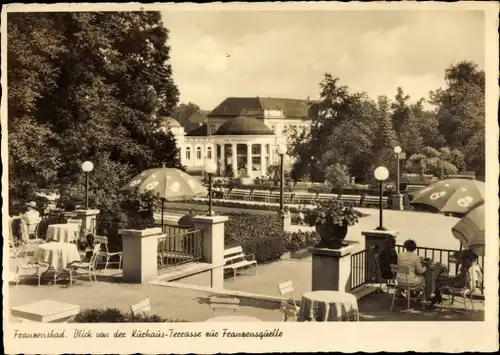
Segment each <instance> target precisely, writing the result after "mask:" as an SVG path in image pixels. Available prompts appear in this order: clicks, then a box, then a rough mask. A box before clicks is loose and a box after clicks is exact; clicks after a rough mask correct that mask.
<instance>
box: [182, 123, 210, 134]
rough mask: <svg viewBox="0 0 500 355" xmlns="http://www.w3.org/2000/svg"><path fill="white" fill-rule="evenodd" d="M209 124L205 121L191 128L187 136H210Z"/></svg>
mask: <svg viewBox="0 0 500 355" xmlns="http://www.w3.org/2000/svg"><path fill="white" fill-rule="evenodd" d="M207 127H208V126H207V124H206V123H204V124H202V125H201V126H198V127H196V128H195V129H192V130H190V131H189V132H188V133H187V134H186V136H197V137H200V136H208V129H207Z"/></svg>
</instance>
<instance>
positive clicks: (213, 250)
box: [191, 216, 229, 289]
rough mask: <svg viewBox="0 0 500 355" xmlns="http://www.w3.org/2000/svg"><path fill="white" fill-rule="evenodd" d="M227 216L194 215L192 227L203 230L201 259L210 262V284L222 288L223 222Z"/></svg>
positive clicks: (226, 219)
mask: <svg viewBox="0 0 500 355" xmlns="http://www.w3.org/2000/svg"><path fill="white" fill-rule="evenodd" d="M228 220H229V218H228V217H227V216H194V217H192V219H191V221H192V222H193V224H194V228H195V229H197V230H203V259H204V261H205V262H207V263H210V264H212V267H213V268H212V271H211V280H210V283H211V284H210V286H211V287H212V288H216V289H223V288H224V264H225V262H224V223H226V222H227V221H228Z"/></svg>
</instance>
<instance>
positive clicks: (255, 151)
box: [252, 144, 260, 155]
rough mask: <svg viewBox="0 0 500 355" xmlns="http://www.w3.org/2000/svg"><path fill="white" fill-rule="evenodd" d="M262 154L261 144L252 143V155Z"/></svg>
mask: <svg viewBox="0 0 500 355" xmlns="http://www.w3.org/2000/svg"><path fill="white" fill-rule="evenodd" d="M256 154H259V155H260V144H252V155H256Z"/></svg>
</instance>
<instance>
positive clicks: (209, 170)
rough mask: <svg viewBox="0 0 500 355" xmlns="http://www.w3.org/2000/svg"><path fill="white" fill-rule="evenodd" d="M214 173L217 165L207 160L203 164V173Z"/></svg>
mask: <svg viewBox="0 0 500 355" xmlns="http://www.w3.org/2000/svg"><path fill="white" fill-rule="evenodd" d="M216 171H217V165H216V164H215V162H214V161H213V160H211V159H208V160H207V161H206V162H205V172H206V173H207V174H215V172H216Z"/></svg>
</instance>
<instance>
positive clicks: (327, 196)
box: [317, 194, 338, 202]
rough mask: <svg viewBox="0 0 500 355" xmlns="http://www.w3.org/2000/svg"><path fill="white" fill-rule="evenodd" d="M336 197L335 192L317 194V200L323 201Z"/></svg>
mask: <svg viewBox="0 0 500 355" xmlns="http://www.w3.org/2000/svg"><path fill="white" fill-rule="evenodd" d="M337 197H338V195H337V194H318V198H317V199H318V201H320V202H323V201H331V200H336V199H337Z"/></svg>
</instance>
